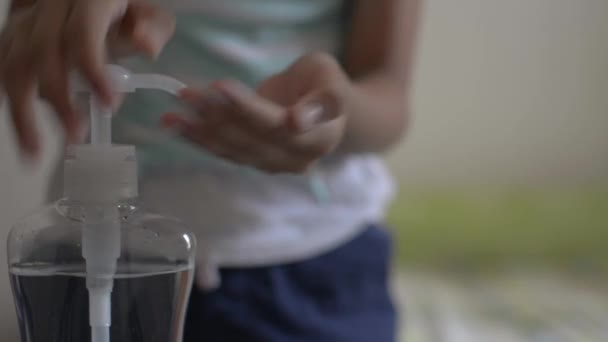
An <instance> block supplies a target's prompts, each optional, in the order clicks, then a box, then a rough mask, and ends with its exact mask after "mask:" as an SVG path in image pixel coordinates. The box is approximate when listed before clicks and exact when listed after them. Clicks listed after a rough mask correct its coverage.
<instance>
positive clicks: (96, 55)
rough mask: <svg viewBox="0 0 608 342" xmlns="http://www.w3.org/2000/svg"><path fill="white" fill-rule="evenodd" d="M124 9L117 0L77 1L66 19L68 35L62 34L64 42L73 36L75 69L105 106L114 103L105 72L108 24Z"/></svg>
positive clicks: (121, 3) (121, 2)
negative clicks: (80, 73)
mask: <svg viewBox="0 0 608 342" xmlns="http://www.w3.org/2000/svg"><path fill="white" fill-rule="evenodd" d="M125 9H126V3H124V2H123V1H119V0H109V1H82V0H81V1H77V2H76V4H75V7H74V9H73V10H72V14H71V16H70V19H69V22H70V24H69V25H68V31H69V32H66V34H67V38H66V39H70V38H72V37H74V34H76V35H75V39H76V40H77V41H76V43H77V44H76V46H78V49H77V50H76V51H73V53H74V54H75V58H76V61H77V64H78V66H79V69H80V71H81V72H82V73H83V75H84V77H85V78H86V79H87V80H88V81H89V82H90V83H91V85H92V87H93V89H94V90H95V92H96V94H97V95H98V96H99V97H100V99H101V100H102V102H103V103H104V104H105V105H112V102H113V100H114V94H113V91H112V85H111V82H110V80H109V79H108V76H107V75H106V73H105V62H106V58H107V56H106V55H107V53H106V37H107V35H108V31H109V29H110V26H111V24H112V23H113V22H114V21H115V20H116V19H117V17H119V16H121V15H122V14H123V13H124V10H125ZM70 34H71V35H72V36H70ZM72 44H74V42H72Z"/></svg>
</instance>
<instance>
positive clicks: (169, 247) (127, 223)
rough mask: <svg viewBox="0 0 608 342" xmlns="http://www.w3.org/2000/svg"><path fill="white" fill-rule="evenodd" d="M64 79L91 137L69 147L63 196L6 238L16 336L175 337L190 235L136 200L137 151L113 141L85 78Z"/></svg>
mask: <svg viewBox="0 0 608 342" xmlns="http://www.w3.org/2000/svg"><path fill="white" fill-rule="evenodd" d="M108 72H109V73H110V75H111V76H112V79H113V82H114V85H115V88H114V89H115V90H116V91H118V92H123V93H128V92H133V91H135V90H136V89H137V88H154V89H164V90H166V91H169V92H171V93H175V92H177V91H178V90H179V89H180V88H182V87H183V85H182V84H181V83H179V82H177V81H175V80H173V79H170V78H168V77H165V76H161V75H131V74H130V73H129V72H128V71H126V70H124V69H122V68H120V67H117V66H109V67H108ZM72 83H73V84H74V86H75V91H77V92H81V93H85V95H86V96H88V98H89V100H90V101H89V102H90V106H89V109H90V115H91V144H86V145H74V146H69V147H68V149H67V157H66V159H65V174H64V178H65V179H64V194H65V198H63V199H60V200H59V201H57V202H55V203H53V204H51V205H49V206H48V207H46V208H45V209H43V210H41V211H39V212H38V213H36V214H34V215H32V216H29V217H28V218H26V219H24V220H23V221H21V222H20V223H18V224H17V225H16V226H15V227H14V228H13V230H12V231H11V233H10V235H9V238H8V263H9V270H10V276H11V283H12V289H13V294H14V299H15V304H16V308H17V315H18V318H19V324H20V330H21V341H22V342H87V341H92V342H181V341H182V326H183V324H184V318H185V314H186V306H187V301H188V297H189V294H190V289H191V286H192V280H193V273H194V259H195V253H196V242H195V238H194V236H193V235H192V234H191V233H190V231H189V230H188V229H187V228H186V227H184V226H183V225H182V224H181V223H180V222H179V221H178V220H176V219H174V218H169V217H164V216H161V215H158V214H153V213H149V212H147V211H145V210H144V209H143V208H142V207H141V206H140V204H139V203H138V200H137V194H138V192H137V162H136V155H135V148H134V147H133V146H120V145H112V144H111V113H110V112H107V111H104V110H103V109H102V108H101V107H100V106H98V105H97V101H95V99H94V97H93V96H92V95H91V92H90V90H89V88H88V86H86V84H85V83H84V82H82V81H79V80H77V79H76V80H73V82H72ZM167 200H170V199H167Z"/></svg>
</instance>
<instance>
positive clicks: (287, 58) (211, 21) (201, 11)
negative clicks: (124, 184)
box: [115, 0, 345, 172]
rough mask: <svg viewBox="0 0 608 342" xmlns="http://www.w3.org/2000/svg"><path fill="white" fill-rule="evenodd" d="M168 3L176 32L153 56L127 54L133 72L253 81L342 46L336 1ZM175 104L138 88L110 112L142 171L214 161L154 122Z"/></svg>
mask: <svg viewBox="0 0 608 342" xmlns="http://www.w3.org/2000/svg"><path fill="white" fill-rule="evenodd" d="M162 3H164V4H165V5H169V4H168V3H166V2H162ZM170 3H171V6H173V7H174V8H173V9H174V10H175V11H177V13H178V15H177V27H176V33H175V36H174V38H173V39H172V40H171V41H170V43H169V44H168V46H167V47H166V48H165V50H164V52H163V53H162V55H161V56H160V58H159V59H158V60H157V61H154V62H152V61H146V60H143V59H135V60H130V61H127V62H126V64H127V66H128V67H129V68H130V69H131V70H132V71H133V72H155V73H164V74H167V75H171V76H174V77H176V78H178V79H181V80H182V81H184V82H186V83H187V84H190V85H199V86H202V85H204V84H205V83H207V82H210V81H213V80H218V79H224V78H233V79H237V80H239V81H241V82H244V83H246V84H249V85H251V86H255V85H256V84H257V83H259V82H260V81H262V80H263V79H265V78H267V77H269V76H270V75H272V74H275V73H277V72H280V71H281V70H283V69H285V68H286V67H288V66H289V65H290V64H291V63H293V62H294V61H295V60H296V59H297V58H298V57H300V56H301V55H303V54H305V53H307V52H310V51H315V50H324V51H329V52H331V53H337V52H338V51H339V49H340V45H341V44H340V41H341V35H342V34H343V26H344V22H343V18H344V11H345V8H344V5H343V3H342V1H341V0H221V1H218V0H215V1H213V0H206V1H205V0H199V1H194V0H191V1H184V0H182V1H180V0H177V1H171V2H170ZM176 109H179V106H178V104H177V103H176V101H175V100H174V99H172V98H170V97H168V96H166V95H164V94H160V93H154V92H152V91H141V92H140V93H138V94H135V95H131V96H129V98H128V100H127V102H126V103H125V106H124V107H123V109H122V113H121V115H120V116H118V118H117V119H116V127H115V131H116V132H117V134H116V137H115V140H118V141H121V142H125V143H134V144H136V145H138V147H139V150H138V154H139V158H140V161H141V167H142V171H144V172H148V171H154V170H159V169H163V168H166V167H172V168H183V167H187V168H192V167H195V168H196V167H197V165H198V166H201V165H202V164H206V163H208V162H209V161H214V162H218V161H217V160H215V158H212V157H210V156H209V155H207V154H206V153H204V152H203V151H202V150H201V149H200V148H193V147H192V146H190V145H189V144H188V143H186V142H185V141H183V140H180V139H176V138H169V137H168V136H166V132H163V131H162V130H160V129H159V128H158V122H159V118H160V115H161V114H163V113H164V112H166V111H171V110H176Z"/></svg>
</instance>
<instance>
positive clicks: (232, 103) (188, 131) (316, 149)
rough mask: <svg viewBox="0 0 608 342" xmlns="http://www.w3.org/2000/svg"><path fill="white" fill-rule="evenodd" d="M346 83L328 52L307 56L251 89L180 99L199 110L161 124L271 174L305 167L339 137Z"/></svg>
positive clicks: (221, 86)
mask: <svg viewBox="0 0 608 342" xmlns="http://www.w3.org/2000/svg"><path fill="white" fill-rule="evenodd" d="M351 88H352V85H351V83H350V81H349V80H348V78H347V77H346V75H345V73H344V72H343V71H342V69H341V67H340V66H339V65H338V63H337V62H336V61H335V59H334V58H333V57H330V56H328V55H325V54H313V55H308V56H305V57H303V58H301V59H300V60H299V61H297V62H296V63H295V64H294V65H292V66H291V67H290V68H289V69H287V70H286V71H284V72H282V73H280V74H278V75H276V76H274V77H272V78H270V79H268V80H266V81H265V82H263V83H262V84H261V85H260V87H259V88H258V89H257V91H253V90H251V89H249V88H247V87H246V86H244V85H242V84H240V83H238V82H236V81H219V82H215V83H214V84H213V85H212V86H210V87H209V88H208V89H206V90H202V91H196V90H192V89H188V90H185V91H184V92H183V93H182V98H183V99H184V100H185V101H186V102H188V103H189V104H190V105H191V106H192V107H193V108H195V109H196V111H197V112H198V113H199V114H200V115H199V116H197V118H195V119H184V118H183V117H180V116H178V115H175V114H167V115H166V116H165V117H164V118H163V124H164V125H165V126H167V127H176V128H178V129H180V130H181V132H182V134H183V135H184V136H185V137H186V138H187V139H189V140H190V141H192V142H194V143H196V144H199V145H201V146H202V147H204V148H206V149H207V150H209V151H211V152H212V153H214V154H216V155H218V156H220V157H223V158H226V159H229V160H232V161H234V162H237V163H240V164H244V165H250V166H253V167H256V168H258V169H261V170H264V171H267V172H271V173H282V172H287V173H300V172H305V171H306V170H307V169H308V168H309V167H310V166H311V164H313V163H314V162H315V161H317V160H318V159H319V158H321V157H323V156H325V155H327V154H328V153H330V152H331V151H333V150H334V149H335V148H336V147H337V146H338V145H339V144H340V142H341V140H342V137H343V134H344V129H345V122H346V112H347V108H346V107H347V98H348V97H349V96H350V92H351Z"/></svg>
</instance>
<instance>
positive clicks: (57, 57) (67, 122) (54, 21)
mask: <svg viewBox="0 0 608 342" xmlns="http://www.w3.org/2000/svg"><path fill="white" fill-rule="evenodd" d="M37 6H38V11H37V13H38V15H37V20H36V22H35V24H34V27H33V31H32V39H33V40H34V45H35V46H37V47H38V49H39V51H38V58H37V59H38V61H37V64H38V65H39V68H38V74H39V82H40V95H41V96H42V97H44V98H45V99H46V100H47V101H48V102H49V103H50V104H51V106H52V107H53V109H54V110H55V111H56V113H57V115H58V117H59V119H60V121H61V123H62V126H63V128H64V132H65V133H66V135H67V138H68V141H69V142H76V140H77V137H78V135H79V122H78V121H79V120H78V119H79V118H78V115H77V114H76V110H75V108H74V106H73V104H72V102H71V100H70V95H69V93H70V89H69V84H68V68H67V67H66V65H65V63H66V62H65V56H64V54H63V53H62V52H61V51H62V48H63V43H64V41H63V39H62V32H63V27H64V25H65V22H66V20H67V18H68V15H69V12H70V9H71V2H70V1H59V2H57V1H50V0H41V1H39V2H38V3H37Z"/></svg>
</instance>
